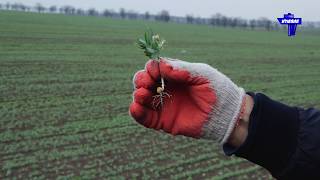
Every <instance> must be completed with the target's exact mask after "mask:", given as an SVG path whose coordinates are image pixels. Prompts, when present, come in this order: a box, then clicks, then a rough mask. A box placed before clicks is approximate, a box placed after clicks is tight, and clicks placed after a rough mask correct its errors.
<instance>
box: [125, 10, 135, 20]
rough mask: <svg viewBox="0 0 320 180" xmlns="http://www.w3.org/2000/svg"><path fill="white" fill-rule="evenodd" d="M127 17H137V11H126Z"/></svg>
mask: <svg viewBox="0 0 320 180" xmlns="http://www.w3.org/2000/svg"><path fill="white" fill-rule="evenodd" d="M127 17H128V18H129V19H137V18H138V13H136V12H134V11H128V12H127Z"/></svg>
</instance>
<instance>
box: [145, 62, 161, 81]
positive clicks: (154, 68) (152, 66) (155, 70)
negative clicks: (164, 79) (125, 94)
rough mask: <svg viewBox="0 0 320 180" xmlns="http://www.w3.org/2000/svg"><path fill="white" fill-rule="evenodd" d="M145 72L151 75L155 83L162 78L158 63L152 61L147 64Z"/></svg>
mask: <svg viewBox="0 0 320 180" xmlns="http://www.w3.org/2000/svg"><path fill="white" fill-rule="evenodd" d="M145 70H146V71H147V72H148V73H149V75H150V76H151V78H152V79H153V80H154V81H157V80H158V79H159V78H160V71H159V63H158V61H156V60H152V59H150V60H149V61H148V62H147V63H146V66H145Z"/></svg>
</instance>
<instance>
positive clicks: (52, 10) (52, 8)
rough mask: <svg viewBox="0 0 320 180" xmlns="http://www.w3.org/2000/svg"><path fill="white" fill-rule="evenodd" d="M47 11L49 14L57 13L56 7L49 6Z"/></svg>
mask: <svg viewBox="0 0 320 180" xmlns="http://www.w3.org/2000/svg"><path fill="white" fill-rule="evenodd" d="M49 11H50V12H51V13H55V12H57V6H50V7H49Z"/></svg>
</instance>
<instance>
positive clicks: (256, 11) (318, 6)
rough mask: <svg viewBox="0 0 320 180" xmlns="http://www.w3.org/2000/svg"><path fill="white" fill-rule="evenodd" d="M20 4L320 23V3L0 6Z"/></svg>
mask: <svg viewBox="0 0 320 180" xmlns="http://www.w3.org/2000/svg"><path fill="white" fill-rule="evenodd" d="M6 2H10V3H14V2H19V3H23V4H26V5H34V4H36V3H37V2H40V3H41V4H43V5H45V6H50V5H57V6H62V5H72V6H74V7H77V8H84V9H88V8H95V9H97V10H104V9H106V8H108V9H114V10H116V11H118V10H119V8H125V9H130V10H134V11H137V12H146V11H149V12H150V13H154V14H155V13H158V12H159V11H160V10H162V9H166V10H168V11H169V12H170V14H171V15H179V16H185V15H186V14H192V15H194V16H202V17H210V16H211V15H212V14H215V13H217V12H220V13H222V14H224V15H227V16H232V17H242V18H248V19H249V18H259V17H267V18H269V19H274V20H276V19H275V18H277V17H280V16H283V14H284V13H288V12H291V13H293V14H295V16H296V17H301V18H302V20H305V21H320V0H264V1H260V0H158V1H152V0H149V1H148V0H13V1H12V0H11V1H9V0H0V3H6Z"/></svg>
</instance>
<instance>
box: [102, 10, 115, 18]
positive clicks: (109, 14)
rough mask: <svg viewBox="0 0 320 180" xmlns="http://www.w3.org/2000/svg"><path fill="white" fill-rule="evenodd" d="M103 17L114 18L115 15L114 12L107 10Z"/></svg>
mask: <svg viewBox="0 0 320 180" xmlns="http://www.w3.org/2000/svg"><path fill="white" fill-rule="evenodd" d="M102 15H103V16H105V17H112V15H113V13H112V10H109V9H106V10H104V11H103V13H102Z"/></svg>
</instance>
